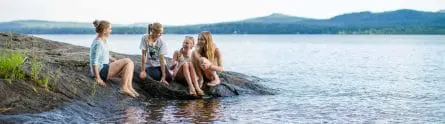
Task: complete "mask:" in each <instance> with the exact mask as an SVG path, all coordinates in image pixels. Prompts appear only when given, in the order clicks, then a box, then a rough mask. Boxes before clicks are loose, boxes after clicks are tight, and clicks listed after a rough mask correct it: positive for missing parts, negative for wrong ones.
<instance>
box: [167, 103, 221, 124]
mask: <svg viewBox="0 0 445 124" xmlns="http://www.w3.org/2000/svg"><path fill="white" fill-rule="evenodd" d="M220 106H221V105H220V100H219V99H208V100H204V99H201V100H189V101H182V102H179V103H177V104H176V107H177V108H178V109H179V110H178V111H177V112H176V113H173V114H174V115H176V117H177V118H178V119H180V118H186V119H187V120H189V121H191V122H192V123H202V122H213V121H215V120H218V119H219V118H220V117H221V116H222V115H221V114H222V109H221V108H220Z"/></svg>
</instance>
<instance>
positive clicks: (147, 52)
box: [139, 22, 172, 85]
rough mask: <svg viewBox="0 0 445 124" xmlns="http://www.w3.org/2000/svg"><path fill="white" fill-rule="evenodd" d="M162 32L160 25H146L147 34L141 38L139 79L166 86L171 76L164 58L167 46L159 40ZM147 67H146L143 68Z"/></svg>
mask: <svg viewBox="0 0 445 124" xmlns="http://www.w3.org/2000/svg"><path fill="white" fill-rule="evenodd" d="M163 31H164V28H163V27H162V25H161V23H158V22H156V23H153V24H149V25H148V31H147V34H145V35H143V36H142V38H141V45H140V46H139V48H140V49H141V50H142V57H141V60H142V63H141V64H142V65H141V67H142V68H141V72H140V73H139V78H141V79H142V80H145V79H146V78H147V74H148V77H150V78H152V79H154V80H157V81H160V82H161V83H164V84H166V85H168V83H169V82H171V81H172V77H171V74H170V73H169V71H168V70H167V69H168V68H167V64H166V61H165V56H166V55H167V44H166V43H165V42H164V41H163V40H162V39H161V35H162V33H163ZM145 65H147V66H148V67H145Z"/></svg>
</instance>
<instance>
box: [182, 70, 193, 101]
mask: <svg viewBox="0 0 445 124" xmlns="http://www.w3.org/2000/svg"><path fill="white" fill-rule="evenodd" d="M182 69H183V71H182V72H183V75H184V77H185V80H186V81H187V85H188V86H189V93H190V95H196V91H195V87H194V86H193V82H192V79H191V77H190V71H189V64H188V63H184V64H182Z"/></svg>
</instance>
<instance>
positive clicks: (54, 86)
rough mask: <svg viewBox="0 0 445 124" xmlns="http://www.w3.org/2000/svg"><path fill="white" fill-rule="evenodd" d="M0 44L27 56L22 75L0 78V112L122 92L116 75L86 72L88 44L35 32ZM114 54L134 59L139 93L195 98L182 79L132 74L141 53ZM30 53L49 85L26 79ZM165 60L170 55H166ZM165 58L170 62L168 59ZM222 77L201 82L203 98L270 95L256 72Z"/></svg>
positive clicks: (2, 38) (3, 38)
mask: <svg viewBox="0 0 445 124" xmlns="http://www.w3.org/2000/svg"><path fill="white" fill-rule="evenodd" d="M0 50H13V51H21V52H23V53H25V55H26V56H27V57H26V58H27V59H26V61H25V62H24V63H25V64H24V70H25V75H26V78H25V79H24V80H15V81H12V83H8V81H7V80H5V79H0V99H1V101H0V114H19V113H38V112H43V111H48V110H51V109H54V108H56V107H59V106H61V105H62V104H63V103H67V102H72V101H73V100H76V101H84V102H86V103H87V104H89V105H94V101H97V100H100V99H101V98H106V97H100V96H107V97H117V98H123V97H126V96H124V95H121V94H119V93H117V89H118V87H119V85H118V82H119V79H112V80H111V81H110V82H108V83H107V87H104V88H102V87H99V86H98V85H96V83H95V81H94V80H93V79H92V78H90V77H89V76H88V70H89V66H88V64H89V48H86V47H81V46H75V45H71V44H67V43H62V42H56V41H51V40H46V39H42V38H38V37H34V36H27V35H21V34H13V33H0ZM111 55H113V56H114V57H116V58H130V59H131V60H133V61H134V62H135V65H136V67H135V74H134V75H135V77H134V78H133V86H134V87H135V89H136V90H137V91H138V92H139V93H140V94H141V96H140V97H138V98H136V100H138V101H143V100H145V99H149V98H154V97H156V98H166V99H198V98H196V97H193V96H190V95H189V94H188V92H187V91H188V90H187V86H186V85H185V83H181V82H172V83H170V85H168V86H167V85H163V84H161V83H159V82H157V81H154V80H145V81H141V80H139V79H138V78H137V77H136V76H137V75H138V72H139V70H140V56H138V55H125V54H119V53H112V54H111ZM30 58H36V59H37V60H39V61H41V62H42V63H43V64H44V66H43V71H42V73H41V74H40V76H41V77H43V76H49V77H50V78H49V84H48V88H44V87H41V86H38V85H36V82H34V81H31V80H30V70H31V69H30V65H31V64H30V62H31V61H30ZM168 60H169V61H170V60H171V59H168ZM169 61H168V62H167V63H170V62H169ZM219 75H220V77H221V80H222V83H221V85H218V86H216V87H212V88H209V87H203V89H204V91H205V93H206V96H205V97H204V98H213V97H224V96H236V95H243V94H250V95H272V94H275V91H274V90H273V89H270V88H267V87H264V86H262V85H260V84H258V82H260V81H261V79H260V78H257V77H253V76H247V75H244V74H241V73H236V72H222V73H219Z"/></svg>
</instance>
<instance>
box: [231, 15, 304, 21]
mask: <svg viewBox="0 0 445 124" xmlns="http://www.w3.org/2000/svg"><path fill="white" fill-rule="evenodd" d="M305 20H311V19H308V18H302V17H295V16H289V15H284V14H280V13H273V14H271V15H268V16H264V17H257V18H250V19H245V20H241V21H240V22H244V23H296V22H300V21H305Z"/></svg>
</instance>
